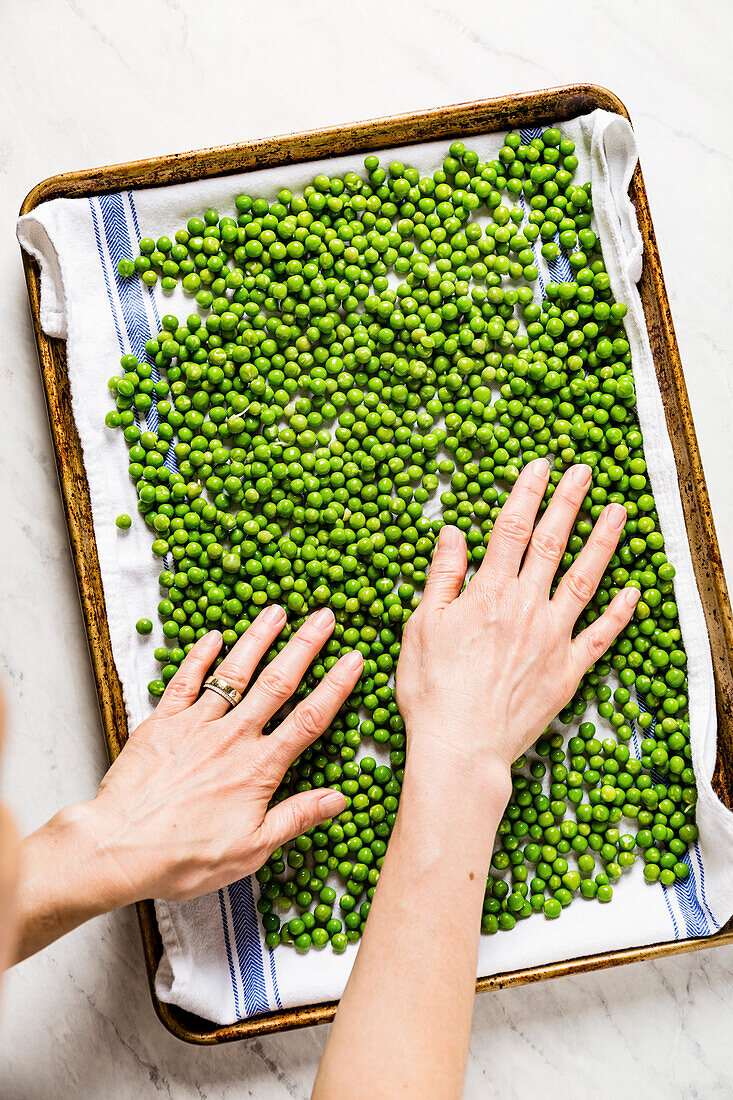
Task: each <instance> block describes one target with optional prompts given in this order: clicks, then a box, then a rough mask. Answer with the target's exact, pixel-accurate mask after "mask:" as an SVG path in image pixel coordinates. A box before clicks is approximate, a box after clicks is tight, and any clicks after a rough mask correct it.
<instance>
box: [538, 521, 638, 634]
mask: <svg viewBox="0 0 733 1100" xmlns="http://www.w3.org/2000/svg"><path fill="white" fill-rule="evenodd" d="M625 523H626V509H625V508H624V506H623V505H622V504H609V505H608V507H607V508H604V509H603V511H602V512H601V514H600V516H599V517H598V519H597V521H596V525H595V527H594V528H593V530H592V531H591V533H590V537H589V538H588V541H587V542H586V544H585V546H584V547H583V549H582V550H581V551H580V553H579V554H578V557H577V558H576V560H575V561H574V562H573V564H572V565H571V566H570V568H569V569H568V571H567V573H566V574H565V576H564V577H563V579H562V580H561V581H560V583H559V585H558V586H557V591H556V592H555V595H554V596H553V597H552V603H553V604H554V605H555V606H556V607H557V608H558V610H560V611H561V612H562V613H563V614H565V615H567V616H568V617H569V618H570V621H571V622H573V623H574V622H575V620H576V619H577V617H578V615H579V614H580V612H581V611H582V610H583V608H584V607H585V605H586V604H587V603H588V602H589V600H590V599H591V597H592V596H593V593H594V592H595V590H596V589H597V588H598V585H599V584H600V580H601V577H602V576H603V573H604V570H605V568H606V566H607V565H608V563H609V561H610V560H611V558H612V557H613V554H614V551H615V549H616V547H617V546H618V540H619V536H620V535H621V532H622V531H623V529H624V524H625Z"/></svg>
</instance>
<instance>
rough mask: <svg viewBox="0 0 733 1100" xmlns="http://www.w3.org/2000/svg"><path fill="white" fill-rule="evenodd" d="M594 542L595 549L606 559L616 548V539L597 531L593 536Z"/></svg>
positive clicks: (613, 536)
mask: <svg viewBox="0 0 733 1100" xmlns="http://www.w3.org/2000/svg"><path fill="white" fill-rule="evenodd" d="M594 542H595V544H596V549H598V550H600V551H601V552H602V553H603V554H605V555H606V556H607V557H610V556H611V554H612V553H613V552H614V550H615V549H616V547H617V546H618V537H617V536H615V535H609V534H607V533H606V532H603V533H601V532H600V531H599V532H598V534H597V535H596V536H595V539H594Z"/></svg>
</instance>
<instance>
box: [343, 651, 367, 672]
mask: <svg viewBox="0 0 733 1100" xmlns="http://www.w3.org/2000/svg"><path fill="white" fill-rule="evenodd" d="M343 662H344V667H345V668H348V669H350V670H353V671H355V670H356V669H357V668H361V666H362V665H363V664H364V658H363V657H362V655H361V653H360V652H359V650H358V649H352V650H351V653H347V654H346V656H345V657H344V658H343Z"/></svg>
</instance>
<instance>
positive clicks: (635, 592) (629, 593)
mask: <svg viewBox="0 0 733 1100" xmlns="http://www.w3.org/2000/svg"><path fill="white" fill-rule="evenodd" d="M640 597H641V592H640V591H639V589H638V588H624V590H623V600H624V603H627V604H628V605H629V606H630V607H636V605H637V604H638V602H639V599H640Z"/></svg>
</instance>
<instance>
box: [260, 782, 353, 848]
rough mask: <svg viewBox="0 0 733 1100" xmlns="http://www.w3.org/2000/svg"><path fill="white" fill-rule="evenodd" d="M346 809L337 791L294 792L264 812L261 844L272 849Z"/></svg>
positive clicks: (341, 796)
mask: <svg viewBox="0 0 733 1100" xmlns="http://www.w3.org/2000/svg"><path fill="white" fill-rule="evenodd" d="M345 809H346V799H345V797H344V795H342V794H340V793H339V791H332V790H312V791H305V792H304V793H303V794H294V795H292V797H290V798H286V799H285V800H284V801H283V802H278V803H277V805H275V806H273V807H272V809H271V810H268V811H267V813H266V814H265V820H264V821H263V822H262V834H263V836H262V839H263V844H264V845H265V847H266V848H267V849H268V851H270V852H274V851H275V849H276V848H279V847H280V846H281V845H282V844H286V843H287V842H288V841H289V840H293V839H294V838H295V837H296V836H300V835H301V833H305V832H307V831H308V830H309V829H313V828H315V826H316V825H320V824H321V823H322V822H323V821H328V820H329V819H330V818H332V817H336V816H337V815H338V814H340V813H342V812H343V810H345Z"/></svg>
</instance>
